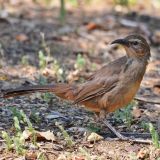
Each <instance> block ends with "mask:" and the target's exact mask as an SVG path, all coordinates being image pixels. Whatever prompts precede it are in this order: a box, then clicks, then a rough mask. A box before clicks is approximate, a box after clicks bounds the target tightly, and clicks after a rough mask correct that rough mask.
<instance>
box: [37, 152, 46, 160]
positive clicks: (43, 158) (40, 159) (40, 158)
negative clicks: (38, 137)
mask: <svg viewBox="0 0 160 160" xmlns="http://www.w3.org/2000/svg"><path fill="white" fill-rule="evenodd" d="M47 159H48V158H46V156H45V154H44V153H43V152H40V153H39V154H38V156H37V160H47Z"/></svg>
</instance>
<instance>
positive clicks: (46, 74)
mask: <svg viewBox="0 0 160 160" xmlns="http://www.w3.org/2000/svg"><path fill="white" fill-rule="evenodd" d="M16 7H17V6H16ZM16 7H13V8H12V7H11V8H12V9H13V10H15V11H14V12H13V13H12V14H9V15H8V16H7V17H6V18H2V19H0V37H1V38H0V44H1V46H0V55H1V59H0V65H1V69H0V86H1V89H6V88H14V87H16V86H21V85H32V84H37V83H45V81H47V83H53V82H55V81H64V82H69V83H70V82H72V81H75V82H76V83H77V82H81V81H84V79H85V78H87V77H88V75H90V74H91V73H92V72H94V70H96V69H98V68H100V67H101V66H103V65H104V64H105V63H106V62H109V61H111V60H114V59H115V58H117V57H120V56H122V54H124V51H123V49H122V48H117V47H114V46H110V45H108V44H109V43H110V42H111V41H112V40H114V39H116V38H117V37H124V36H125V35H128V34H130V33H139V34H143V35H144V36H145V37H146V38H147V39H148V41H149V43H150V45H151V49H152V58H151V62H150V64H149V66H148V70H147V73H146V75H145V78H144V80H143V83H142V85H141V89H140V90H139V93H138V94H137V97H140V98H143V99H144V98H145V100H147V101H150V102H152V103H146V102H137V103H135V104H134V109H133V111H132V110H128V112H131V114H130V116H132V118H131V122H129V127H127V124H128V122H125V123H122V120H123V118H122V117H120V118H121V119H122V120H118V118H115V116H114V115H113V114H112V115H110V118H109V120H110V122H111V123H112V124H113V125H114V126H115V127H116V128H117V129H118V130H119V131H120V132H126V133H133V134H135V135H136V134H137V133H145V132H147V133H149V131H148V129H146V128H145V124H146V123H148V122H152V123H153V124H154V125H155V127H156V129H157V130H159V126H158V124H159V122H158V121H159V114H160V104H158V103H159V97H160V80H159V77H160V70H159V68H160V54H159V52H160V47H159V44H160V30H159V29H158V28H159V26H160V19H158V18H154V17H152V16H149V15H139V14H138V13H136V12H135V13H131V14H123V13H121V14H117V13H116V12H114V14H113V12H111V11H107V12H95V11H92V12H91V11H90V12H87V11H86V12H85V16H84V15H83V14H80V12H79V11H75V12H73V11H70V12H69V13H68V16H67V20H66V24H65V25H62V24H61V23H60V22H59V19H58V18H57V17H58V10H57V9H45V8H43V7H40V6H38V5H32V6H30V7H26V5H25V4H24V5H23V4H21V5H20V6H19V8H20V10H19V11H18V12H17V11H16ZM82 16H84V17H82ZM42 32H43V33H44V35H45V38H44V39H45V45H44V43H43V38H42V34H41V33H42ZM48 48H50V52H49V51H48ZM40 50H41V51H43V52H44V53H45V54H46V55H47V56H48V55H49V54H50V57H52V58H50V57H49V58H48V60H47V62H48V64H47V65H46V66H45V68H42V67H39V62H40V58H39V56H38V52H39V51H40ZM79 53H81V55H82V61H83V62H84V60H85V63H82V67H77V65H79V61H78V60H77V56H78V54H79ZM55 60H56V61H55ZM57 62H58V63H57ZM80 64H81V63H80ZM56 68H58V69H56ZM40 75H41V78H40ZM42 75H43V76H42ZM42 77H43V78H42ZM153 102H154V103H153ZM0 106H2V107H1V108H0V116H1V120H0V130H1V131H3V130H5V131H8V132H9V133H12V132H14V129H13V116H12V112H11V111H10V108H13V107H16V108H18V109H19V110H20V109H23V110H24V112H25V113H26V114H27V116H28V117H30V119H31V122H32V123H33V125H34V128H35V129H36V130H39V131H47V130H51V131H53V133H54V134H55V136H56V137H57V140H56V141H55V142H39V145H40V146H39V147H38V148H34V149H33V148H32V147H30V146H29V147H28V153H32V152H35V153H38V152H42V153H44V154H45V156H46V157H48V159H58V158H59V159H76V160H83V159H113V160H114V159H126V160H127V159H135V158H137V159H138V158H139V159H157V158H159V157H160V151H159V150H158V149H157V150H156V149H155V148H154V147H153V146H152V145H147V144H136V143H132V142H120V141H114V138H105V139H103V140H101V141H99V142H95V143H90V142H88V141H87V137H88V135H89V134H90V132H93V131H96V132H97V133H99V134H101V135H104V136H105V137H108V136H107V134H108V135H109V137H112V135H111V134H109V131H108V130H107V128H106V127H105V126H102V125H101V124H96V123H95V121H94V115H93V113H91V112H89V111H86V110H84V109H83V108H80V107H79V106H73V105H72V104H71V103H69V102H65V101H61V100H59V99H58V98H56V97H55V96H54V95H53V97H52V99H50V98H49V99H48V98H46V97H45V95H40V94H35V95H30V96H24V97H16V98H14V99H7V100H6V99H2V98H1V101H0ZM117 114H118V113H117ZM55 122H59V123H60V124H62V125H63V126H64V128H65V130H66V131H68V133H69V135H70V136H71V137H73V140H74V142H75V145H74V147H71V148H69V147H67V145H66V142H65V141H64V138H63V136H62V133H61V131H60V130H59V128H58V127H57V126H56V125H55ZM141 136H142V134H141V135H140V137H141ZM0 143H1V147H0V153H1V154H0V158H1V159H16V158H18V157H20V156H17V155H16V154H15V153H14V151H13V153H12V152H7V151H6V150H5V147H4V142H3V140H2V139H1V141H0ZM32 155H33V154H32ZM141 156H142V158H141ZM29 157H31V156H29ZM33 159H34V158H33ZM46 159H47V158H46Z"/></svg>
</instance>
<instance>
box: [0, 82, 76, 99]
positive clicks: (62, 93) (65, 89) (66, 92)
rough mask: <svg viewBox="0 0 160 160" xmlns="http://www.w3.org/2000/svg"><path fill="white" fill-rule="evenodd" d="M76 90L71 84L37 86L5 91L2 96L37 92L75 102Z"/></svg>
mask: <svg viewBox="0 0 160 160" xmlns="http://www.w3.org/2000/svg"><path fill="white" fill-rule="evenodd" d="M74 88H75V87H74V86H71V85H69V84H53V85H37V86H27V87H19V88H16V89H9V90H5V91H2V94H3V97H4V98H9V97H15V96H21V95H26V94H31V93H35V92H43V93H44V92H53V93H55V94H56V95H57V96H59V97H61V98H64V99H70V100H73V97H74Z"/></svg>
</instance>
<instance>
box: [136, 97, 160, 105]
mask: <svg viewBox="0 0 160 160" xmlns="http://www.w3.org/2000/svg"><path fill="white" fill-rule="evenodd" d="M134 99H135V100H137V101H141V102H146V103H152V104H160V100H159V99H158V98H152V99H148V98H145V97H135V98H134Z"/></svg>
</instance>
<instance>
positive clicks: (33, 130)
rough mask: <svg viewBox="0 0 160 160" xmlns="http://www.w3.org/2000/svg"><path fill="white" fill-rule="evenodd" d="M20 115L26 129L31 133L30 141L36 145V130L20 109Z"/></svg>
mask: <svg viewBox="0 0 160 160" xmlns="http://www.w3.org/2000/svg"><path fill="white" fill-rule="evenodd" d="M20 112H21V114H22V116H23V121H24V122H25V123H26V124H27V129H28V130H29V131H30V132H31V133H32V139H31V142H32V143H33V144H34V145H35V146H37V136H36V131H35V129H34V128H33V125H32V123H31V122H30V120H29V118H28V117H27V116H26V114H25V113H24V112H23V111H22V110H21V111H20Z"/></svg>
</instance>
